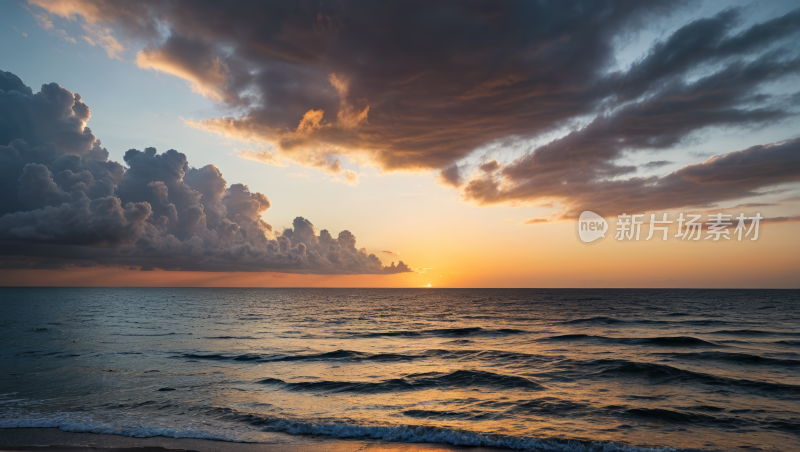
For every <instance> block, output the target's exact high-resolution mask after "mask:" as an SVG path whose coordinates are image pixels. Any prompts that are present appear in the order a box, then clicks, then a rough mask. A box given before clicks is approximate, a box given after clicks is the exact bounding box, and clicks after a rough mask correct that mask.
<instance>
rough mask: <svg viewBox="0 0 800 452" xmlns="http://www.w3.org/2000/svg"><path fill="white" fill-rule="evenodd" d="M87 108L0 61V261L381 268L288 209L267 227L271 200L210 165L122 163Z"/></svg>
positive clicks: (169, 157)
mask: <svg viewBox="0 0 800 452" xmlns="http://www.w3.org/2000/svg"><path fill="white" fill-rule="evenodd" d="M90 116H91V111H90V109H89V107H88V106H87V105H86V104H84V103H83V102H82V100H81V97H80V96H79V95H78V94H74V93H71V92H69V91H68V90H66V89H64V88H62V87H60V86H58V85H56V84H54V83H52V84H49V85H43V86H42V90H41V91H40V92H38V93H33V92H32V90H31V89H30V88H29V87H28V86H26V85H25V84H24V83H22V81H21V80H20V79H19V78H18V77H16V76H15V75H13V74H11V73H8V72H3V71H0V139H2V140H3V141H2V142H3V143H7V145H0V243H1V244H2V246H0V250H2V251H0V253H2V254H3V255H5V256H6V257H8V259H5V260H4V262H5V264H4V265H5V266H24V267H27V268H30V267H29V265H30V264H31V263H34V264H37V263H38V264H43V265H44V264H47V265H54V264H80V265H96V264H104V265H124V266H138V267H141V268H142V269H152V268H161V269H171V270H203V271H277V272H294V273H316V274H389V273H401V272H410V271H412V270H411V269H410V268H409V267H407V266H406V265H405V264H403V263H402V262H401V263H400V264H399V265H398V266H395V265H394V264H392V265H391V266H389V267H384V266H383V264H382V263H381V261H380V259H378V258H377V257H376V256H375V255H374V254H369V253H367V251H366V250H365V249H364V248H357V247H356V238H355V236H354V235H353V234H352V233H350V232H349V231H342V232H340V233H339V234H338V235H337V236H333V235H332V234H331V233H330V232H329V231H328V230H325V229H322V230H317V228H316V227H315V226H314V225H313V224H312V223H311V222H310V221H309V220H307V219H305V218H303V217H297V218H296V219H295V220H294V222H293V223H292V227H291V228H287V229H284V230H283V231H281V232H275V231H273V228H272V226H270V225H269V224H267V223H266V222H265V221H264V220H263V219H262V215H263V214H264V213H265V212H266V211H267V210H268V209H269V208H270V206H271V203H270V201H269V199H268V198H267V197H266V196H264V195H263V194H261V193H256V192H252V191H250V189H249V188H248V187H247V186H246V185H243V184H230V185H229V184H228V183H227V181H226V180H225V178H224V177H223V175H222V173H221V172H220V171H219V169H218V168H217V167H215V166H213V165H207V166H204V167H202V168H194V167H191V166H190V165H189V162H188V159H187V157H186V155H184V154H182V153H180V152H178V151H175V150H172V149H171V150H168V151H166V152H163V153H159V152H158V151H157V150H156V149H155V148H146V149H144V150H143V151H140V150H136V149H130V150H128V151H127V152H126V153H125V156H124V162H125V166H123V165H121V164H119V163H117V162H113V161H109V160H108V158H107V157H108V152H107V151H106V150H105V149H104V148H102V147H101V145H100V141H99V140H97V139H96V138H95V137H94V135H93V134H92V132H91V130H90V129H89V128H88V127H86V122H87V121H88V120H89V118H90Z"/></svg>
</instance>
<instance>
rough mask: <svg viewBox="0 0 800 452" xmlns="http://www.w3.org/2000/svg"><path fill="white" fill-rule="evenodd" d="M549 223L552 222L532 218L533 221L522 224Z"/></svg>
mask: <svg viewBox="0 0 800 452" xmlns="http://www.w3.org/2000/svg"><path fill="white" fill-rule="evenodd" d="M549 222H550V220H547V219H545V218H532V219H530V220H527V221H526V222H524V223H522V224H540V223H549Z"/></svg>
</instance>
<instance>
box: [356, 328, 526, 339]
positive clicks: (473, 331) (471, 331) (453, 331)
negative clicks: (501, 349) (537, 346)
mask: <svg viewBox="0 0 800 452" xmlns="http://www.w3.org/2000/svg"><path fill="white" fill-rule="evenodd" d="M526 333H528V331H525V330H518V329H514V328H499V329H488V328H481V327H477V326H476V327H471V328H439V329H431V330H408V331H375V332H368V333H349V332H348V333H346V334H348V335H349V336H350V337H360V338H376V337H416V336H436V337H463V336H508V335H512V334H526Z"/></svg>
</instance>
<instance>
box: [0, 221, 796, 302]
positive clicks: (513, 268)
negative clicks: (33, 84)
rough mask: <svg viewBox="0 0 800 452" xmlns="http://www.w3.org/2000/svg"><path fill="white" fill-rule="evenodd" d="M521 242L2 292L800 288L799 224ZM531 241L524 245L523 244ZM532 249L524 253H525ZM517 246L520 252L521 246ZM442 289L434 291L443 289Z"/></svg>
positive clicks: (554, 228)
mask: <svg viewBox="0 0 800 452" xmlns="http://www.w3.org/2000/svg"><path fill="white" fill-rule="evenodd" d="M516 228H517V231H520V232H518V233H517V234H514V235H508V236H503V237H501V238H496V239H495V241H493V242H486V243H474V244H473V245H472V247H471V248H465V247H463V246H461V243H463V242H462V241H461V238H459V237H452V238H450V240H449V241H441V242H440V243H439V244H438V245H439V246H437V247H435V248H434V247H432V246H429V245H431V244H426V243H421V244H419V245H418V246H417V247H416V248H412V249H409V250H407V251H406V252H404V253H403V255H404V257H406V256H407V257H408V258H409V262H427V263H430V265H431V267H432V268H426V269H424V270H422V272H421V273H405V274H396V275H300V274H289V273H273V272H254V273H245V272H194V271H138V270H129V269H126V268H121V267H103V266H97V267H89V268H85V267H70V268H66V269H61V270H33V269H6V270H2V271H0V285H3V286H130V287H145V286H154V287H189V286H190V287H386V288H389V287H399V288H403V287H406V288H414V287H416V288H433V287H434V286H435V287H436V288H447V287H541V288H555V287H565V288H572V287H631V288H637V287H642V288H643V287H655V288H662V287H663V288H669V287H688V288H748V287H752V288H769V287H772V288H797V287H798V285H799V284H800V282H798V279H797V275H798V274H800V257H798V256H797V254H796V253H787V252H786V250H787V249H800V237H798V235H797V234H796V232H797V229H798V223H779V224H768V225H764V226H763V227H762V236H761V238H760V239H759V240H758V241H756V242H749V241H743V242H736V241H732V242H724V243H723V242H718V243H713V242H710V241H709V242H705V241H699V242H692V243H687V242H681V241H680V240H677V239H670V240H668V241H666V242H662V241H649V242H646V241H643V240H642V241H640V242H628V243H619V242H616V241H615V240H614V239H613V234H611V235H610V236H609V238H607V239H606V240H604V241H603V242H601V243H598V244H597V245H592V246H587V245H584V244H581V243H579V242H578V241H577V240H576V238H575V237H574V231H573V225H572V224H569V223H558V224H549V225H536V226H530V227H520V226H517V227H516ZM523 240H525V242H523ZM520 243H523V245H524V246H520ZM515 244H516V245H515ZM434 283H435V284H434Z"/></svg>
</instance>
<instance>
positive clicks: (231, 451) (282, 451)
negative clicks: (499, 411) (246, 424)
mask: <svg viewBox="0 0 800 452" xmlns="http://www.w3.org/2000/svg"><path fill="white" fill-rule="evenodd" d="M275 439H276V441H275V442H269V443H266V442H265V443H237V442H230V441H217V440H210V439H197V438H169V437H165V436H151V437H132V436H122V435H113V434H108V433H79V432H65V431H62V430H60V429H58V428H55V427H47V428H42V427H15V428H0V451H7V452H31V451H41V452H92V451H94V452H101V451H114V452H192V451H196V452H350V451H364V452H399V451H401V450H402V451H412V452H499V451H505V450H506V449H497V448H490V447H460V446H450V445H446V444H433V443H400V442H389V441H373V440H362V439H358V440H348V439H337V438H320V437H303V436H295V435H289V434H284V433H276V434H275Z"/></svg>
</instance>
